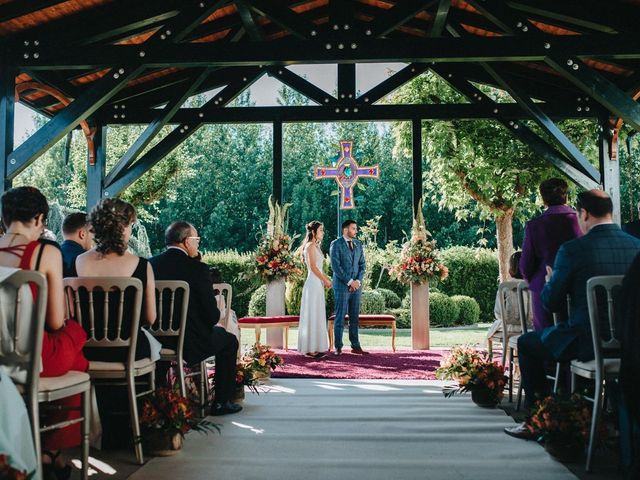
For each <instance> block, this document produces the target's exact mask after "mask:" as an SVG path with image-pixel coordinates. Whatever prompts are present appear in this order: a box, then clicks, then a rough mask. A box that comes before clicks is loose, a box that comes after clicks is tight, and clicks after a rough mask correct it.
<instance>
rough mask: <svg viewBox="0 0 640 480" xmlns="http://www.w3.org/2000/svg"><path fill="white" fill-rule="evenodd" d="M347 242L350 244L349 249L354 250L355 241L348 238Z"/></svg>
mask: <svg viewBox="0 0 640 480" xmlns="http://www.w3.org/2000/svg"><path fill="white" fill-rule="evenodd" d="M347 243H348V244H349V250H351V251H352V252H353V242H352V241H351V240H348V241H347Z"/></svg>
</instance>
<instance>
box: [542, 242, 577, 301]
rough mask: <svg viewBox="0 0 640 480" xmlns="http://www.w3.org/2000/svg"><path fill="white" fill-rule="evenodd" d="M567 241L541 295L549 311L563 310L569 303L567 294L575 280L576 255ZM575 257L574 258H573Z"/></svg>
mask: <svg viewBox="0 0 640 480" xmlns="http://www.w3.org/2000/svg"><path fill="white" fill-rule="evenodd" d="M567 245H570V243H569V244H567V243H565V244H564V245H562V246H561V247H560V249H559V250H558V253H557V255H556V261H555V263H554V264H553V274H552V275H551V278H550V279H549V281H548V282H547V283H546V284H545V286H544V288H543V289H542V293H541V294H540V297H541V299H542V305H543V306H544V308H545V309H546V310H548V311H549V312H562V311H564V309H565V308H566V305H567V294H568V293H569V288H570V286H571V284H572V282H573V268H574V266H573V265H572V264H573V263H574V262H577V261H579V260H577V259H576V258H575V256H574V255H571V252H570V249H569V248H567ZM572 257H573V260H572V259H571V258H572Z"/></svg>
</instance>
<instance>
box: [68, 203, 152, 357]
mask: <svg viewBox="0 0 640 480" xmlns="http://www.w3.org/2000/svg"><path fill="white" fill-rule="evenodd" d="M135 222H136V211H135V209H134V208H133V205H131V204H130V203H127V202H125V201H123V200H120V199H119V198H106V199H104V200H102V201H101V202H100V203H99V204H98V205H96V206H95V207H94V208H93V210H91V213H90V214H89V223H90V224H91V233H93V236H94V242H95V247H94V248H92V249H91V250H89V251H87V252H85V253H83V254H82V255H80V256H78V258H77V259H76V264H75V273H76V274H77V276H79V277H133V278H137V279H139V280H140V281H141V282H142V287H143V299H142V311H141V314H140V328H142V327H143V326H145V325H152V324H153V323H154V322H155V320H156V299H155V281H154V276H153V270H152V269H151V265H150V264H149V262H148V261H147V259H145V258H141V257H138V256H137V255H134V254H133V253H131V252H129V251H128V250H127V245H128V243H129V238H131V232H132V230H133V224H134V223H135ZM81 293H82V291H81ZM109 295H113V300H112V299H111V297H110V299H109V300H110V301H109V307H110V308H111V307H113V309H114V311H113V312H111V315H115V309H116V308H117V294H115V293H110V294H109ZM133 296H134V295H133V292H132V291H130V290H129V291H126V292H125V295H124V312H125V314H124V318H123V323H122V332H123V334H122V337H123V338H126V337H127V336H128V335H129V334H130V332H131V324H132V321H133V318H131V314H130V312H131V311H132V309H133V308H132V305H133ZM80 300H81V302H80V307H81V308H82V309H83V314H84V318H88V317H87V315H88V308H89V306H88V301H86V302H85V301H83V298H82V296H81V299H80ZM102 301H103V300H102V299H101V297H100V295H99V292H95V293H94V304H99V303H101V302H102ZM85 309H86V310H87V313H86V314H85V313H84V310H85ZM94 312H95V329H96V331H97V332H101V331H102V330H103V325H104V319H103V318H102V308H94ZM114 327H115V325H114ZM142 333H143V332H140V334H139V335H138V343H137V345H136V360H139V359H142V358H149V357H151V349H150V345H149V340H148V338H147V336H146V335H144V334H142ZM108 336H109V338H114V337H115V328H114V331H113V332H111V331H110V332H108ZM85 354H86V355H87V358H89V360H96V361H106V362H124V361H126V358H127V357H126V355H127V348H126V347H115V348H113V347H110V348H90V349H87V350H86V352H85Z"/></svg>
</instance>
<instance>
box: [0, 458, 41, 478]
mask: <svg viewBox="0 0 640 480" xmlns="http://www.w3.org/2000/svg"><path fill="white" fill-rule="evenodd" d="M34 475H35V472H32V473H31V474H30V475H27V473H26V472H22V471H20V470H16V469H15V468H13V467H12V466H11V464H10V463H9V456H8V455H5V454H3V453H0V478H1V479H2V480H5V479H6V480H27V479H28V478H32V477H33V476H34Z"/></svg>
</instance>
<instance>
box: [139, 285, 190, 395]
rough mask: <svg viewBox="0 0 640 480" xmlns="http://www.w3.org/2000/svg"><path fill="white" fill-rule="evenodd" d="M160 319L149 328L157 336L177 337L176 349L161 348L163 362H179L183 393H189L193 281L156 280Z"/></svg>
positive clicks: (178, 370)
mask: <svg viewBox="0 0 640 480" xmlns="http://www.w3.org/2000/svg"><path fill="white" fill-rule="evenodd" d="M156 308H157V310H156V311H157V320H156V322H155V323H154V324H153V325H152V326H151V327H150V328H149V331H150V332H151V334H152V335H153V336H154V337H158V338H159V339H161V338H162V337H165V338H166V337H175V338H176V348H175V349H173V348H169V347H166V346H163V347H162V349H161V350H160V360H159V361H161V362H169V363H171V362H175V363H176V365H177V368H176V370H177V373H178V383H179V386H180V395H182V396H183V397H186V396H187V390H186V387H185V381H184V368H183V366H184V361H183V358H184V335H185V329H186V325H187V311H188V309H189V284H188V283H187V282H184V281H182V280H156Z"/></svg>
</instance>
